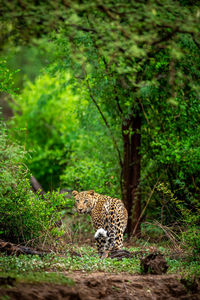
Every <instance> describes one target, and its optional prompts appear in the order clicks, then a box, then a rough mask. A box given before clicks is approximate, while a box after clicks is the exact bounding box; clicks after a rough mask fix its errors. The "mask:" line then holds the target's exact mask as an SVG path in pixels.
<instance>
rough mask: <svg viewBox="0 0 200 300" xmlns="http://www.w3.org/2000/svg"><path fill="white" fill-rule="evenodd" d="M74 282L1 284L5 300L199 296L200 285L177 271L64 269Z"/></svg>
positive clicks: (0, 290) (84, 299) (87, 299)
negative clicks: (191, 284) (185, 281)
mask: <svg viewBox="0 0 200 300" xmlns="http://www.w3.org/2000/svg"><path fill="white" fill-rule="evenodd" d="M65 275H66V276H67V277H68V278H71V279H72V280H73V282H74V283H73V285H72V286H68V285H66V284H53V283H37V284H36V283H34V284H30V283H25V284H24V283H19V284H17V285H16V286H14V287H6V288H0V295H1V296H2V297H1V299H2V300H7V299H16V300H33V299H34V300H35V299H45V300H57V299H58V300H60V299H70V300H72V299H77V300H79V299H80V300H90V299H91V300H92V299H93V300H94V299H107V300H109V299H126V300H127V299H135V300H137V299H163V300H164V299H184V300H186V299H188V300H189V299H190V300H196V299H200V288H199V287H196V288H195V289H194V290H193V291H191V290H190V291H188V289H187V288H186V287H185V286H184V285H183V284H182V283H181V282H180V277H179V276H177V275H174V274H173V275H130V274H124V273H121V274H110V273H105V272H92V273H83V272H75V271H74V272H73V273H65Z"/></svg>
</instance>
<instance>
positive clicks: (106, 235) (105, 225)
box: [72, 191, 128, 257]
mask: <svg viewBox="0 0 200 300" xmlns="http://www.w3.org/2000/svg"><path fill="white" fill-rule="evenodd" d="M72 194H73V196H74V197H75V199H76V209H77V212H79V213H89V214H90V215H91V217H92V223H93V227H94V229H95V231H96V232H95V235H94V238H95V240H96V243H97V249H98V253H99V255H100V256H104V257H106V256H107V255H108V253H109V252H110V251H113V250H119V249H121V248H122V246H123V233H124V230H125V229H126V225H127V219H128V214H127V210H126V208H125V206H124V204H123V202H122V201H121V200H119V199H117V198H111V197H109V196H105V195H100V194H97V193H95V192H94V191H84V192H80V193H79V192H77V191H73V192H72Z"/></svg>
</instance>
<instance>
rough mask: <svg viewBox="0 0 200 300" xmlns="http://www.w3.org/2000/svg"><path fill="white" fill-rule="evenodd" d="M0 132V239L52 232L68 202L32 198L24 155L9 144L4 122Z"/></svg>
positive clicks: (56, 196)
mask: <svg viewBox="0 0 200 300" xmlns="http://www.w3.org/2000/svg"><path fill="white" fill-rule="evenodd" d="M0 132H1V133H0V236H1V238H3V239H8V240H10V241H14V242H25V241H28V240H30V239H34V238H37V237H39V236H40V235H42V232H46V231H47V230H49V231H50V230H52V228H53V227H54V226H53V225H54V223H55V222H56V221H58V219H60V212H59V209H60V208H62V207H63V206H66V205H69V204H71V202H69V201H70V200H68V199H65V197H64V196H63V195H60V194H59V193H53V194H52V195H51V194H46V195H45V196H44V197H41V196H40V195H39V194H38V195H35V194H34V193H33V192H32V190H31V184H30V177H31V174H30V172H29V170H28V169H27V167H26V165H25V164H24V159H25V157H26V156H27V154H26V153H25V152H24V150H23V149H22V147H21V146H19V145H17V144H14V143H10V141H9V138H8V135H7V128H6V126H5V124H4V123H3V122H1V123H0ZM54 234H55V230H54Z"/></svg>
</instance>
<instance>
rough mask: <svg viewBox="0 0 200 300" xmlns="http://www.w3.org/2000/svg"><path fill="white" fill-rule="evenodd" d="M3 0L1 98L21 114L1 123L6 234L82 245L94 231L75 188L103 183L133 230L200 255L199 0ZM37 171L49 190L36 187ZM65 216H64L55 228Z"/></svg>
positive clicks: (0, 201) (0, 221)
mask: <svg viewBox="0 0 200 300" xmlns="http://www.w3.org/2000/svg"><path fill="white" fill-rule="evenodd" d="M2 2H3V5H2V7H1V9H0V18H1V23H0V24H1V31H2V34H1V37H0V40H1V45H2V46H1V49H0V71H1V72H0V92H1V95H0V97H1V99H0V100H1V102H0V105H1V106H2V107H5V104H6V107H7V105H8V103H9V107H10V108H11V109H12V113H13V117H12V118H9V120H7V121H6V123H5V120H3V117H5V118H6V110H3V114H2V121H1V123H0V235H1V237H2V238H4V239H7V240H11V241H13V242H17V243H18V242H24V243H25V242H30V241H31V243H32V244H40V245H43V246H44V245H45V246H46V245H50V244H51V243H52V237H53V239H56V243H54V246H56V247H58V248H59V249H60V248H62V247H64V246H63V244H62V243H61V242H60V243H61V244H60V246H59V245H58V244H59V242H57V241H60V240H59V238H60V237H61V236H63V240H65V241H67V242H69V241H70V242H73V238H72V235H73V234H72V232H76V233H77V232H78V233H81V234H84V233H88V232H90V229H91V227H90V225H89V224H85V223H83V222H82V219H81V223H80V222H76V221H74V219H73V218H72V216H71V214H74V212H73V210H72V205H73V200H72V199H71V195H70V191H72V190H73V189H77V190H89V189H94V190H95V191H96V192H98V193H102V194H107V195H110V196H112V197H118V198H121V199H122V200H123V201H124V203H125V205H126V207H127V209H128V212H129V222H128V229H127V234H128V236H129V237H132V236H137V237H141V238H147V236H148V237H149V236H150V239H151V238H152V239H153V240H154V241H155V240H156V241H161V242H166V237H167V238H168V239H169V240H170V242H171V243H172V245H175V246H176V247H180V248H181V249H185V250H186V252H187V253H189V254H190V256H191V257H192V258H190V259H191V260H192V261H197V260H198V257H199V252H200V230H199V225H200V201H199V200H200V178H199V172H200V164H199V161H200V122H199V116H200V88H199V79H200V71H199V64H200V55H199V50H200V40H199V27H200V25H199V24H200V22H199V18H200V11H199V8H198V6H197V5H196V3H195V1H186V0H185V1H184V0H182V1H181V0H180V1H175V0H168V1H154V0H151V1H148V2H147V3H146V1H137V2H134V1H120V0H119V1H111V0H105V1H91V2H90V1H86V0H85V1H56V2H55V1H43V3H39V2H38V1H26V0H23V1H12V3H11V2H10V3H9V2H7V1H2ZM47 12H48V14H47ZM32 175H34V176H35V177H36V178H37V180H38V181H39V182H40V184H41V185H42V187H43V188H44V190H45V191H46V192H49V193H47V194H46V195H45V196H41V195H40V194H39V193H38V194H34V193H33V191H32V189H31V184H30V178H31V176H32ZM59 189H67V191H68V195H67V196H66V195H64V196H63V195H62V194H60V193H59ZM56 190H57V192H55V191H56ZM63 214H68V215H67V219H68V221H67V222H66V224H67V225H66V224H65V227H63V226H61V227H60V228H57V227H56V223H57V222H58V221H59V220H60V219H61V218H62V216H63ZM77 219H78V217H77ZM65 221H66V220H65ZM63 223H65V222H63ZM66 228H67V229H66ZM66 232H67V235H68V236H66ZM76 238H77V236H76ZM57 239H58V240H57ZM47 240H48V242H47ZM91 251H92V250H91ZM77 260H79V258H77ZM80 260H81V259H80ZM86 260H87V259H86ZM94 261H95V263H96V269H98V268H100V263H99V260H98V259H97V258H94ZM13 262H14V264H18V263H19V261H18V260H17V259H16V261H14V260H13V261H11V266H12V263H13ZM64 263H65V264H68V263H69V264H70V259H67V260H66V261H65V262H64ZM95 263H94V264H93V263H92V262H91V263H90V262H88V261H87V262H85V261H84V260H83V265H84V266H85V265H87V266H88V268H90V267H91V268H92V266H93V265H95ZM109 263H110V262H109V261H108V262H107V263H106V262H105V265H106V264H107V265H106V266H104V265H103V268H104V267H105V268H106V267H108V266H109V267H110V265H109ZM126 263H127V271H129V272H131V271H132V268H133V269H134V272H135V270H138V265H137V261H136V265H132V266H131V267H130V266H129V265H128V264H129V263H128V262H125V266H126ZM41 264H42V263H41ZM110 264H111V267H112V268H111V269H112V270H115V271H116V270H117V271H120V264H117V263H116V265H115V266H113V265H112V263H110ZM79 265H80V264H79ZM194 265H195V268H194V269H195V270H196V262H195V263H194ZM72 268H74V269H76V263H75V264H74V265H73V264H72ZM84 268H85V267H83V269H84ZM79 269H80V268H79ZM100 269H101V268H100ZM171 269H173V268H172V267H171ZM101 270H102V269H101ZM197 273H198V272H197Z"/></svg>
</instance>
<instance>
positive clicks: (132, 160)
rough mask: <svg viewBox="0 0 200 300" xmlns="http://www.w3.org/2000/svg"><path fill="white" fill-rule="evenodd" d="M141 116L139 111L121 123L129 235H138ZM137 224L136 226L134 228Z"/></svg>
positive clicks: (124, 193) (124, 196)
mask: <svg viewBox="0 0 200 300" xmlns="http://www.w3.org/2000/svg"><path fill="white" fill-rule="evenodd" d="M140 129H141V117H140V115H139V112H138V114H137V115H136V116H132V117H131V119H129V120H126V122H124V123H123V125H122V135H123V146H124V159H123V170H122V177H123V190H122V200H123V201H124V204H125V206H126V208H127V211H128V215H129V218H128V225H127V234H128V237H130V236H131V235H132V233H133V231H134V234H135V235H137V236H138V235H140V222H139V223H138V224H137V221H138V219H139V217H140V214H141V196H140V189H139V183H140V163H141V158H140V154H139V149H140V144H141V135H140ZM135 226H137V228H135Z"/></svg>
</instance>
